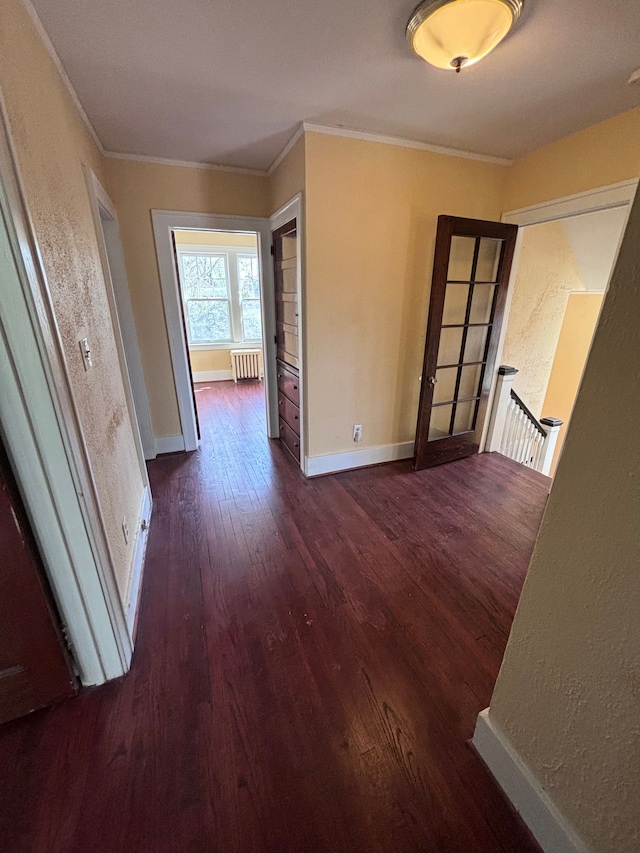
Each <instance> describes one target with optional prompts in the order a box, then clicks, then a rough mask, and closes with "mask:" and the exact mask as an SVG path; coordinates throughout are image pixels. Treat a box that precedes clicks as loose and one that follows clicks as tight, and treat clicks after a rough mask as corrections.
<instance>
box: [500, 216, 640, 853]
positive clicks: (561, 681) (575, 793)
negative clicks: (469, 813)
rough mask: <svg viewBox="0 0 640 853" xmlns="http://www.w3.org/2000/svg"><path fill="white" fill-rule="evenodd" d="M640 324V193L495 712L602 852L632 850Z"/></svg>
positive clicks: (638, 723) (637, 702)
mask: <svg viewBox="0 0 640 853" xmlns="http://www.w3.org/2000/svg"><path fill="white" fill-rule="evenodd" d="M639 329H640V200H639V201H638V202H637V203H636V205H635V207H634V210H633V212H632V214H631V219H630V222H629V226H628V229H627V233H626V235H625V239H624V243H623V246H622V249H621V252H620V257H619V260H618V264H617V266H616V270H615V271H614V274H613V278H612V281H611V286H610V289H609V291H608V293H607V296H606V298H605V301H604V305H603V309H602V313H601V316H600V322H599V324H598V327H597V329H596V332H595V336H594V340H593V344H592V348H591V352H590V355H589V359H588V362H587V366H586V369H585V373H584V377H583V381H582V385H581V388H580V391H579V394H578V398H577V401H576V406H575V409H574V413H573V417H572V419H571V424H570V426H569V431H568V435H567V440H566V443H565V448H564V453H563V455H562V458H561V460H560V464H559V466H558V471H557V474H556V478H555V482H554V485H553V489H552V491H551V495H550V498H549V504H548V507H547V511H546V513H545V516H544V519H543V523H542V527H541V530H540V535H539V537H538V541H537V543H536V548H535V551H534V554H533V557H532V560H531V566H530V568H529V574H528V576H527V580H526V583H525V586H524V589H523V593H522V598H521V600H520V604H519V607H518V611H517V614H516V618H515V621H514V623H513V628H512V631H511V636H510V638H509V643H508V646H507V650H506V653H505V658H504V662H503V664H502V668H501V670H500V675H499V677H498V681H497V684H496V688H495V692H494V695H493V698H492V701H491V712H490V713H491V718H492V720H493V722H494V723H495V724H497V726H498V727H499V728H500V729H501V730H502V731H503V732H504V734H505V735H506V736H507V738H508V739H509V740H510V742H511V744H512V746H513V747H514V749H515V750H516V751H517V752H518V753H519V755H520V758H521V759H522V760H523V761H524V762H525V764H527V765H528V767H529V768H530V769H531V771H532V772H533V773H534V775H536V776H537V778H538V779H539V780H540V781H541V783H542V785H543V786H544V788H545V790H546V791H547V793H548V794H549V796H550V797H551V799H552V800H553V802H554V803H555V804H556V806H557V807H558V808H559V809H560V811H561V812H562V813H563V814H564V815H565V816H566V817H567V818H568V819H569V820H570V821H571V822H572V823H573V825H574V826H575V827H576V828H577V829H578V831H579V832H580V834H581V835H582V837H583V838H584V839H585V841H586V842H587V843H588V844H589V845H591V847H592V849H593V850H594V851H597V852H598V853H637V851H638V850H640V784H639V783H638V778H639V768H640V441H639V440H638V423H639V420H640V334H639V332H638V330H639Z"/></svg>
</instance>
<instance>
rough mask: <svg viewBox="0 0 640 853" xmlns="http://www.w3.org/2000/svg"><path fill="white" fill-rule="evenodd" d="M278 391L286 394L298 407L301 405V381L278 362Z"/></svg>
mask: <svg viewBox="0 0 640 853" xmlns="http://www.w3.org/2000/svg"><path fill="white" fill-rule="evenodd" d="M277 367H278V390H279V391H281V392H282V393H283V394H285V395H286V396H287V397H288V398H289V399H290V400H291V402H292V403H295V404H296V406H299V405H300V380H299V378H298V377H297V376H296V375H295V373H293V372H292V371H291V370H287V368H286V367H284V365H283V364H282V362H278V365H277Z"/></svg>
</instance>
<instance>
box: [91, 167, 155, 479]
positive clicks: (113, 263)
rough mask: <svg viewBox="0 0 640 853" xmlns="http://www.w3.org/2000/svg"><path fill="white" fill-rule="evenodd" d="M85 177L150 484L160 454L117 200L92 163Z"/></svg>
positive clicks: (133, 419)
mask: <svg viewBox="0 0 640 853" xmlns="http://www.w3.org/2000/svg"><path fill="white" fill-rule="evenodd" d="M85 179H86V182H87V189H88V191H89V201H90V204H91V215H92V216H93V224H94V226H95V229H96V237H97V240H98V251H99V252H100V261H101V263H102V272H103V275H104V280H105V283H106V285H107V298H108V302H109V310H110V312H111V322H112V324H113V331H114V334H115V338H116V346H117V349H118V358H119V360H120V369H121V371H122V376H123V382H124V386H125V394H126V397H127V405H128V407H129V414H130V416H131V426H132V429H133V433H134V436H135V438H136V450H137V451H138V458H139V460H140V472H141V474H142V479H143V481H144V483H145V485H146V486H147V488H148V486H149V479H148V474H147V466H146V465H145V464H144V463H145V459H155V458H156V443H155V438H154V435H153V427H152V424H151V412H150V409H149V399H148V397H147V387H146V385H145V381H144V373H143V370H142V359H141V357H140V348H139V346H138V335H137V333H136V327H135V322H134V319H133V309H132V307H131V296H130V293H129V281H128V279H127V271H126V268H125V263H124V253H123V250H122V242H121V240H120V230H119V226H118V215H117V212H116V208H115V205H114V203H113V202H112V201H111V199H110V198H109V196H108V195H107V192H106V190H105V188H104V187H103V186H102V184H101V183H100V181H99V180H98V178H97V176H96V174H95V172H94V171H93V169H91V168H90V167H89V166H85Z"/></svg>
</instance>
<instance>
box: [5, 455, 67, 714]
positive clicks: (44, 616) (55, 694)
mask: <svg viewBox="0 0 640 853" xmlns="http://www.w3.org/2000/svg"><path fill="white" fill-rule="evenodd" d="M0 554H1V555H2V556H1V557H0V722H6V721H7V720H11V719H13V718H14V717H20V716H22V715H23V714H28V713H29V711H34V710H35V709H36V708H42V707H44V706H45V705H50V704H52V703H53V702H56V701H58V700H59V699H63V698H65V697H66V696H71V695H73V693H75V691H76V686H75V679H74V677H73V675H72V673H71V670H70V668H69V664H68V661H67V657H66V654H65V650H64V646H63V643H62V638H61V636H60V632H59V631H58V629H57V627H56V623H55V621H54V615H53V609H52V607H51V605H50V602H49V598H48V595H47V590H46V588H45V585H44V581H43V575H42V572H41V566H40V563H39V560H38V556H37V553H36V551H35V547H34V545H33V543H32V537H31V531H30V528H29V524H28V521H27V517H26V514H25V511H24V508H23V506H22V503H21V501H20V497H19V494H18V491H17V488H16V484H15V481H14V479H13V475H12V473H11V470H10V468H9V463H8V459H7V456H6V453H5V451H4V447H3V446H2V444H1V443H0Z"/></svg>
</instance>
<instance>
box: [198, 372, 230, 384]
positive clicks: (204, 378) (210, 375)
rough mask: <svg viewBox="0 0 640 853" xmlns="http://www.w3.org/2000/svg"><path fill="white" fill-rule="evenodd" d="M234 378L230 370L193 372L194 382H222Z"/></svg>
mask: <svg viewBox="0 0 640 853" xmlns="http://www.w3.org/2000/svg"><path fill="white" fill-rule="evenodd" d="M232 378H233V377H232V376H231V371H230V370H199V371H196V372H195V373H194V374H193V381H194V382H222V381H224V380H225V379H232Z"/></svg>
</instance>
